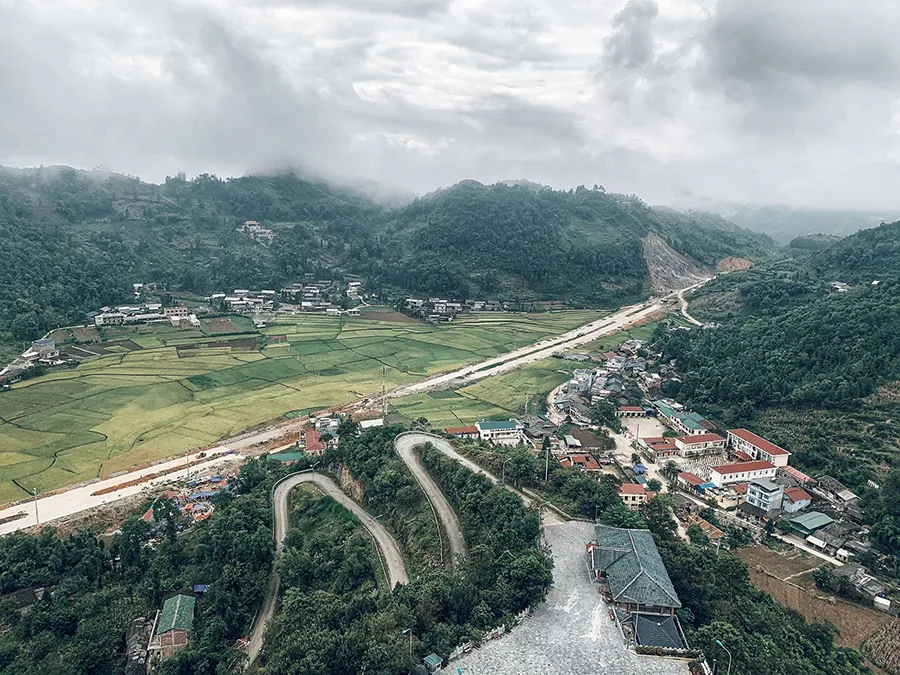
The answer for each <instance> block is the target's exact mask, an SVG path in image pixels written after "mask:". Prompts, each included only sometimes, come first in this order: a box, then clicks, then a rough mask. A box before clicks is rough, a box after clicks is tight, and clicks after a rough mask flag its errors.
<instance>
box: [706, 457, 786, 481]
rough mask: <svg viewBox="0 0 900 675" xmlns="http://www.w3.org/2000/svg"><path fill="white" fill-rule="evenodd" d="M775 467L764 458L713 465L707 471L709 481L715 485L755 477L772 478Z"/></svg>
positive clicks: (748, 479)
mask: <svg viewBox="0 0 900 675" xmlns="http://www.w3.org/2000/svg"><path fill="white" fill-rule="evenodd" d="M776 470H777V469H776V467H775V465H774V464H772V462H768V461H766V460H764V459H762V460H759V461H756V462H738V463H737V464H723V465H722V466H714V467H712V469H710V472H709V481H710V482H711V483H712V484H713V485H715V486H716V487H723V486H725V485H731V484H732V483H748V482H750V481H752V480H754V479H756V478H772V477H773V476H774V475H775V471H776Z"/></svg>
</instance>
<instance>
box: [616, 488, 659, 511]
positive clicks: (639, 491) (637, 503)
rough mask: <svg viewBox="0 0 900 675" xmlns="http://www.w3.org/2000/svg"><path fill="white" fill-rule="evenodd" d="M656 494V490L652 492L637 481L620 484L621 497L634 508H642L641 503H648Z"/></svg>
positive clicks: (630, 507) (623, 501)
mask: <svg viewBox="0 0 900 675" xmlns="http://www.w3.org/2000/svg"><path fill="white" fill-rule="evenodd" d="M655 496H656V493H655V492H651V491H650V490H648V489H647V488H645V487H644V486H643V485H638V484H637V483H622V485H621V486H619V499H621V500H622V503H623V504H625V506H627V507H628V508H629V509H632V510H635V509H639V508H641V505H643V504H646V503H647V502H648V501H650V500H651V499H653V498H654V497H655Z"/></svg>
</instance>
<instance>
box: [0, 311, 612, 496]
mask: <svg viewBox="0 0 900 675" xmlns="http://www.w3.org/2000/svg"><path fill="white" fill-rule="evenodd" d="M599 316H601V314H600V313H598V312H587V311H584V312H562V313H554V314H531V315H529V314H483V315H470V316H465V317H462V318H460V319H459V320H457V321H455V322H453V323H452V324H442V325H440V326H430V325H424V324H419V323H415V324H411V323H400V322H397V321H377V320H365V319H341V318H337V317H324V316H296V317H286V318H283V319H279V321H278V322H277V323H274V324H270V325H269V326H268V327H267V328H265V329H262V330H261V331H260V332H258V333H257V332H254V331H253V329H252V327H249V326H248V323H249V322H247V321H245V320H244V319H243V318H238V319H237V320H236V321H234V322H228V323H224V322H222V320H213V321H216V322H218V323H215V324H213V323H210V322H205V323H204V326H203V327H202V329H200V330H192V331H182V330H178V329H173V328H171V327H169V326H159V327H156V326H154V327H149V326H148V327H139V328H108V329H105V330H104V331H103V335H101V336H100V337H101V338H103V340H102V341H101V342H83V343H77V344H75V343H73V344H72V345H69V346H70V347H73V348H77V349H80V350H88V351H89V352H91V351H92V352H96V353H99V354H100V355H99V356H93V357H89V358H85V360H84V361H82V362H81V363H80V364H79V365H78V367H76V368H74V369H62V370H56V371H54V372H52V373H50V374H49V375H46V376H44V377H41V378H36V379H34V380H28V381H25V382H22V383H20V384H18V385H16V386H15V387H14V388H13V389H12V390H11V391H8V392H4V393H0V503H3V502H8V501H12V500H15V499H20V498H22V497H24V496H26V492H25V490H31V489H32V488H37V490H38V491H39V492H41V491H48V490H52V489H56V488H59V487H63V486H66V485H70V484H72V483H77V482H81V481H85V480H89V479H91V478H94V477H96V476H98V475H106V474H110V473H113V472H115V471H120V470H124V469H127V468H129V467H132V466H135V465H138V464H142V463H144V462H148V461H152V460H156V459H160V458H163V457H167V456H171V455H174V454H178V453H181V452H183V451H184V449H185V448H186V447H197V446H202V445H206V444H208V443H211V442H214V441H216V440H218V439H220V438H223V437H226V436H229V435H232V434H235V433H238V432H240V431H241V430H243V429H246V428H248V427H251V426H254V425H256V424H260V423H262V422H265V421H267V420H271V419H275V418H278V417H280V416H282V415H284V414H286V413H291V412H292V411H309V410H316V409H320V408H324V407H328V406H331V405H336V404H339V403H344V402H348V401H353V400H357V399H360V398H362V397H364V396H366V395H369V394H372V393H375V392H377V391H379V390H380V389H381V370H382V366H387V370H386V382H387V386H388V388H393V387H395V386H399V385H401V384H405V383H409V382H412V381H415V380H418V379H421V378H423V377H425V376H428V375H432V374H435V373H438V372H441V371H446V370H450V369H452V368H455V367H458V366H460V365H464V364H466V363H473V362H477V361H480V360H482V359H485V358H488V357H491V356H495V355H497V354H501V353H503V352H505V351H508V350H510V349H513V348H515V347H516V346H522V345H524V344H528V343H530V342H534V341H536V340H538V339H540V338H541V337H543V336H546V335H550V334H554V333H559V332H563V331H565V330H569V329H572V328H574V327H576V326H579V325H581V324H583V323H586V322H588V321H591V320H594V319H596V318H598V317H599ZM75 337H77V335H73V338H75ZM90 338H91V339H96V336H94V335H92V334H91V335H90ZM525 370H527V369H523V372H524V371H525ZM538 370H540V369H538ZM510 375H517V373H513V374H510ZM526 377H527V376H526ZM535 377H537V375H535ZM541 377H542V378H546V377H547V376H546V375H541ZM560 377H561V376H560ZM498 379H499V378H498ZM550 379H553V378H552V377H551V378H550ZM547 381H549V380H547ZM493 384H494V383H493V382H490V383H487V382H485V383H483V384H482V383H479V385H475V386H484V387H487V388H488V390H490V389H491V385H493ZM534 386H538V385H537V384H535V385H534ZM541 386H543V385H541ZM513 391H514V389H512V390H509V391H506V392H504V391H502V390H501V389H497V390H496V392H494V393H483V395H484V397H485V400H495V399H496V401H497V403H498V406H503V405H506V406H508V405H512V399H513V398H515V395H514V394H513V393H512V392H513ZM425 398H427V397H425ZM401 400H402V399H401ZM475 403H476V404H477V405H479V406H483V405H484V403H483V402H481V399H479V400H478V401H476V402H475ZM453 410H455V411H459V410H462V409H461V408H456V407H453ZM503 410H504V409H502V408H500V407H498V408H497V411H496V412H497V414H498V415H501V416H502V412H503ZM447 414H448V415H450V417H449V418H448V419H450V418H452V417H453V415H454V414H455V413H447ZM416 416H418V415H416ZM479 416H480V417H481V416H484V415H479Z"/></svg>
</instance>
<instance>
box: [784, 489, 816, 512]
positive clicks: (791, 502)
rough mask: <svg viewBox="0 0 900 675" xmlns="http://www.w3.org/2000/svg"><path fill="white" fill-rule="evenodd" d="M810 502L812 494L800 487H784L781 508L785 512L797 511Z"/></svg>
mask: <svg viewBox="0 0 900 675" xmlns="http://www.w3.org/2000/svg"><path fill="white" fill-rule="evenodd" d="M810 504H812V495H810V494H809V493H808V492H807V491H806V490H804V489H802V488H785V490H784V498H783V499H782V500H781V510H782V511H784V512H785V513H797V511H802V510H803V509H805V508H806V507H807V506H809V505H810Z"/></svg>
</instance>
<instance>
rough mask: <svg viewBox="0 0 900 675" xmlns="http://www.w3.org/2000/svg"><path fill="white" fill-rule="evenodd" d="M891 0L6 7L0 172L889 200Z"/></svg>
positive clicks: (178, 1) (93, 2)
mask: <svg viewBox="0 0 900 675" xmlns="http://www.w3.org/2000/svg"><path fill="white" fill-rule="evenodd" d="M898 29H900V8H898V6H897V3H896V2H893V1H891V0H871V1H870V2H865V3H850V2H821V1H820V0H791V1H790V2H783V1H782V0H753V1H752V2H750V1H749V0H658V1H657V0H628V1H627V2H615V3H610V2H606V1H605V0H595V1H593V2H584V1H583V0H582V1H580V2H576V1H575V0H555V1H554V2H552V3H550V2H546V1H545V0H493V1H492V2H490V3H488V2H485V1H483V0H294V1H292V0H190V1H189V0H157V1H156V2H143V1H139V0H117V2H115V3H108V2H100V1H99V0H33V1H31V2H26V1H25V0H0V163H4V164H12V165H34V164H39V163H44V164H48V163H66V164H71V165H75V166H81V167H90V166H94V165H98V164H99V165H103V166H106V167H108V168H110V169H113V170H118V171H123V172H128V173H135V174H138V175H141V176H142V177H145V178H148V179H153V180H158V179H161V178H162V177H163V176H165V175H166V174H172V173H175V172H176V171H178V170H185V171H187V172H188V173H189V174H193V173H199V172H204V171H208V172H215V173H219V174H240V173H244V172H247V171H254V170H265V169H267V168H270V167H277V166H284V165H295V166H303V167H306V168H308V169H309V170H311V171H314V172H320V173H323V174H325V175H330V176H341V177H344V178H346V179H349V180H352V179H357V178H361V179H368V180H375V181H379V182H382V183H386V184H389V185H394V186H398V187H403V188H406V189H409V190H413V191H418V192H423V191H427V190H431V189H434V188H435V187H439V186H441V185H447V184H449V183H453V182H455V181H457V180H460V179H463V178H475V179H478V180H482V181H486V182H490V181H495V180H501V179H505V178H529V179H532V180H536V181H540V182H544V183H549V184H551V185H554V186H557V187H571V186H573V185H577V184H580V183H584V184H588V185H592V184H594V183H600V184H603V185H605V186H606V187H607V188H609V189H614V190H619V191H625V192H635V193H637V194H639V195H641V196H643V197H644V198H645V199H647V200H648V201H651V202H667V203H675V204H704V203H711V202H715V201H746V202H757V203H776V202H777V203H787V204H794V205H805V206H822V207H855V208H885V209H886V208H900V190H897V189H896V187H897V177H898V170H897V162H898V160H900V121H898V120H900V86H898V85H900V41H897V40H896V39H895V37H894V36H895V35H897V34H898Z"/></svg>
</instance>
